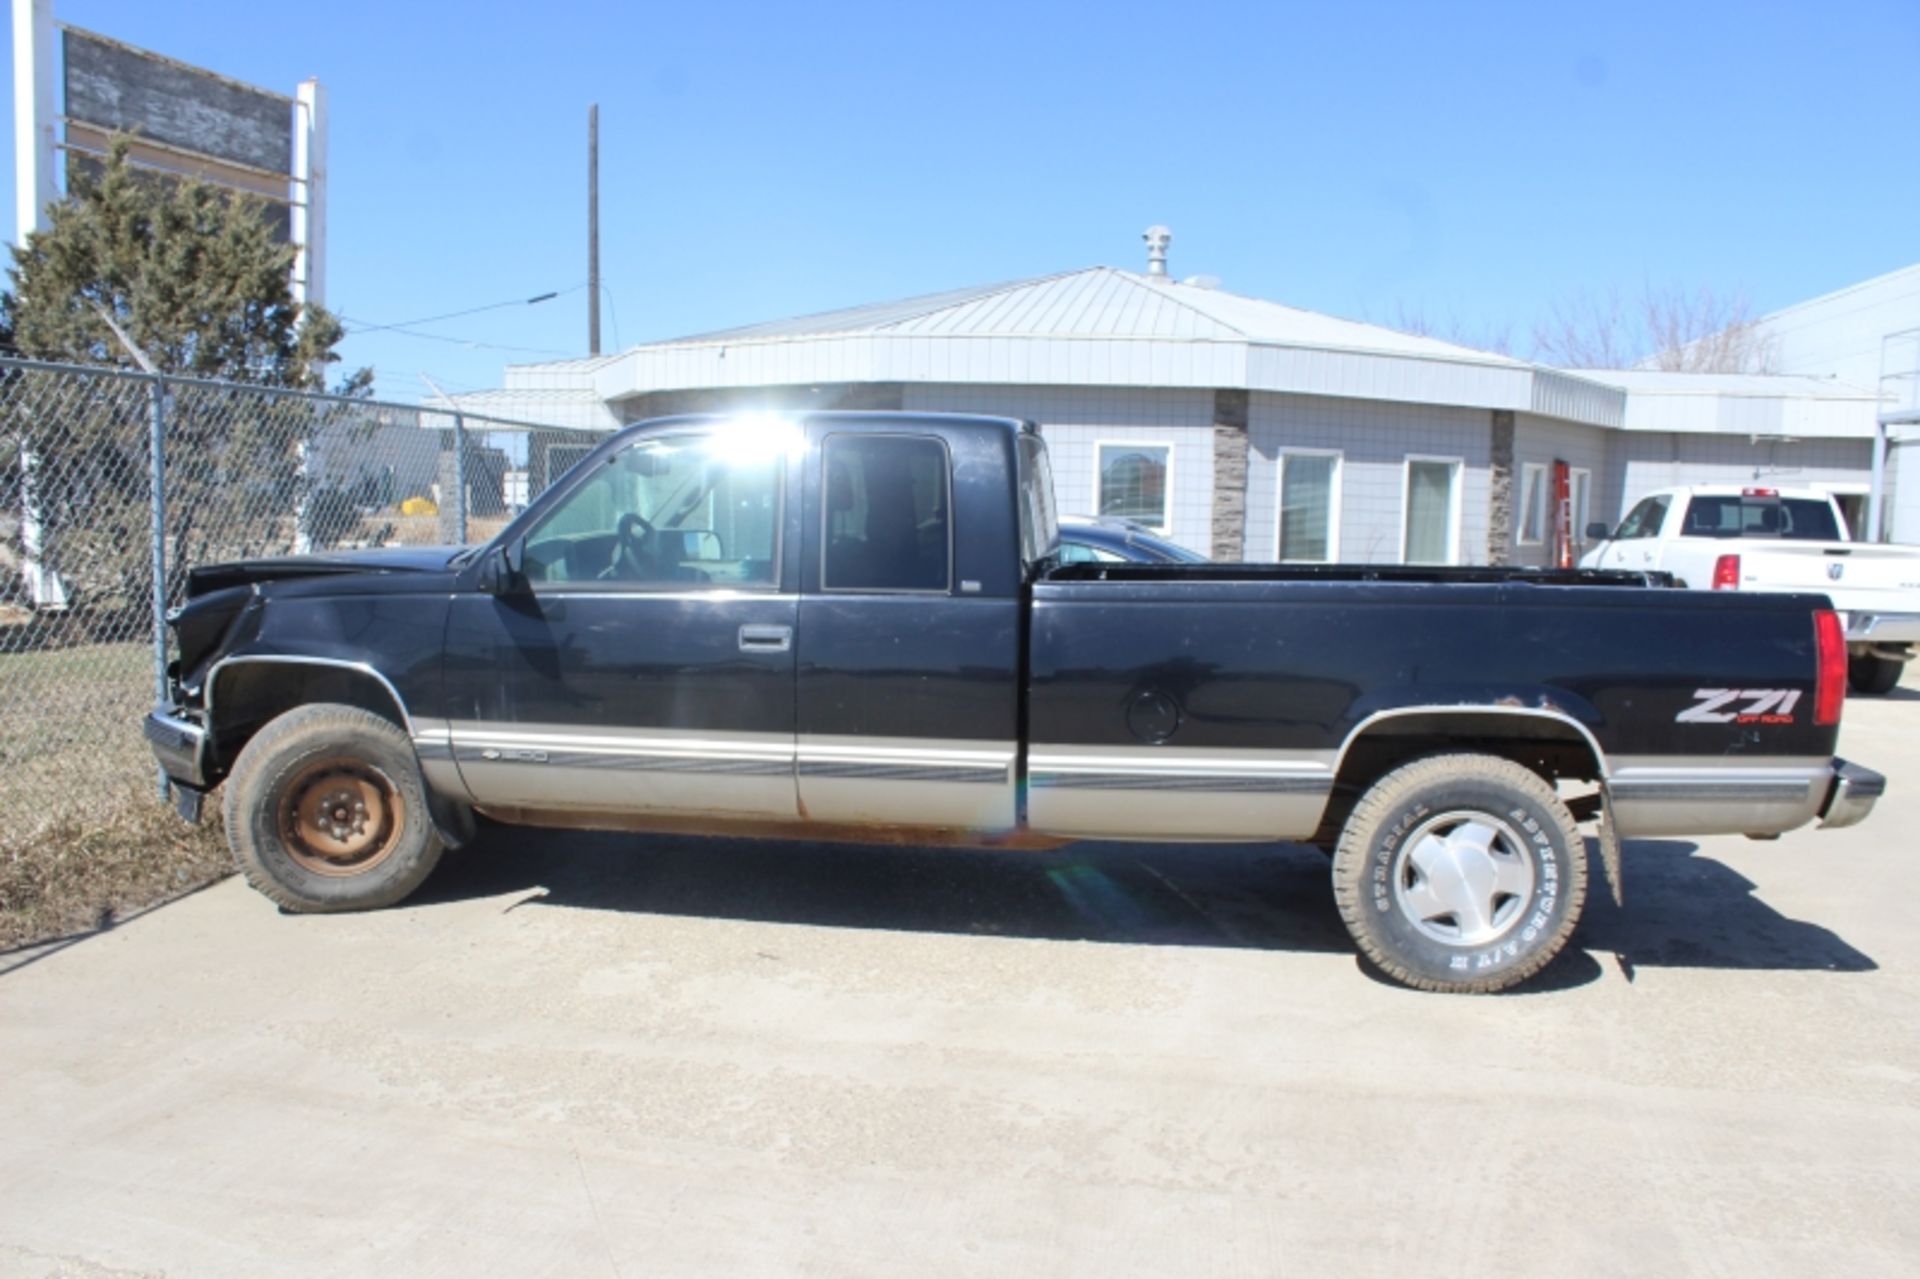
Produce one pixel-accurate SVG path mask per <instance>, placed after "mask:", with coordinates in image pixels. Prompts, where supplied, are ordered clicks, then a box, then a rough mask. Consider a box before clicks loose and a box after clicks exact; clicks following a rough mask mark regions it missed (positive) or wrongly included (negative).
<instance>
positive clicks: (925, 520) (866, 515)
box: [820, 435, 953, 593]
mask: <svg viewBox="0 0 1920 1279" xmlns="http://www.w3.org/2000/svg"><path fill="white" fill-rule="evenodd" d="M822 465H823V466H824V467H825V474H824V477H823V479H824V483H823V484H822V488H821V493H822V503H821V504H822V506H823V507H824V508H825V509H824V511H823V520H824V524H825V528H824V529H823V533H824V537H823V539H822V541H823V548H822V565H821V583H820V584H821V587H822V589H824V590H829V591H930V592H931V591H937V592H942V593H944V592H946V591H947V590H948V589H949V588H950V586H951V584H952V581H953V562H952V561H953V537H952V528H951V523H950V521H951V519H952V515H951V506H952V488H951V485H950V484H949V483H948V465H947V448H946V444H945V443H944V442H943V441H941V440H939V439H936V438H934V437H931V436H906V435H833V436H829V437H827V441H826V448H825V455H824V458H823V462H822Z"/></svg>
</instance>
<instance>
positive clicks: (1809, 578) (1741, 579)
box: [1580, 484, 1920, 693]
mask: <svg viewBox="0 0 1920 1279" xmlns="http://www.w3.org/2000/svg"><path fill="white" fill-rule="evenodd" d="M1587 537H1588V538H1589V539H1590V540H1591V539H1598V540H1599V545H1597V546H1595V547H1594V548H1593V549H1592V550H1590V551H1588V552H1587V553H1586V554H1585V555H1583V556H1581V557H1580V567H1581V568H1610V569H1638V570H1642V571H1646V570H1654V571H1659V572H1665V573H1671V574H1672V575H1673V577H1674V579H1675V581H1676V583H1677V584H1678V585H1681V586H1686V587H1691V588H1693V589H1694V590H1700V591H1709V590H1710V591H1732V590H1740V591H1803V592H1808V591H1810V592H1821V593H1824V594H1825V595H1827V596H1828V597H1829V598H1830V599H1832V600H1833V606H1834V608H1835V609H1837V610H1839V612H1840V615H1841V617H1842V619H1843V620H1844V622H1845V624H1846V628H1847V680H1848V682H1849V683H1850V684H1852V685H1853V688H1854V691H1856V692H1861V693H1885V692H1887V691H1889V690H1890V689H1892V688H1893V686H1894V685H1895V684H1897V683H1899V682H1900V672H1901V670H1902V668H1903V667H1904V666H1905V665H1906V663H1907V660H1908V659H1909V658H1911V657H1912V656H1913V646H1914V644H1915V643H1920V546H1888V545H1884V544H1882V543H1878V542H1856V541H1853V540H1852V539H1851V538H1850V537H1849V536H1848V535H1847V522H1846V520H1845V519H1844V518H1842V516H1841V512H1840V506H1839V504H1838V503H1837V502H1835V501H1834V500H1833V497H1832V495H1830V494H1827V493H1823V492H1821V491H1819V490H1818V489H1785V488H1760V487H1741V486H1739V485H1731V484H1698V485H1693V486H1691V487H1688V488H1672V489H1661V490H1659V491H1658V492H1654V493H1649V494H1648V495H1647V496H1646V497H1644V498H1642V499H1640V501H1639V502H1638V503H1636V504H1635V505H1634V508H1633V509H1632V510H1631V511H1629V512H1627V518H1626V519H1624V520H1622V521H1620V527H1619V528H1617V529H1613V530H1609V529H1608V528H1607V526H1606V525H1604V524H1593V525H1589V526H1588V528H1587Z"/></svg>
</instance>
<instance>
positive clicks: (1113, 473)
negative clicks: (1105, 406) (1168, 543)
mask: <svg viewBox="0 0 1920 1279" xmlns="http://www.w3.org/2000/svg"><path fill="white" fill-rule="evenodd" d="M1094 467H1095V469H1096V470H1097V471H1098V472H1099V479H1098V482H1097V483H1098V488H1097V491H1096V492H1095V494H1094V502H1095V505H1096V506H1097V507H1098V508H1099V511H1100V514H1102V515H1111V516H1116V517H1118V518H1120V519H1123V520H1133V521H1135V522H1136V523H1139V524H1144V525H1146V526H1147V527H1148V528H1150V529H1153V530H1154V531H1155V532H1158V533H1164V532H1166V531H1167V530H1168V529H1169V528H1170V527H1171V526H1172V524H1173V510H1172V501H1173V445H1171V444H1111V443H1100V444H1096V445H1094Z"/></svg>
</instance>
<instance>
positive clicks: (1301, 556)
mask: <svg viewBox="0 0 1920 1279" xmlns="http://www.w3.org/2000/svg"><path fill="white" fill-rule="evenodd" d="M1275 538H1276V542H1275V547H1274V551H1275V556H1274V557H1275V558H1276V559H1278V560H1280V561H1282V562H1283V563H1307V564H1330V563H1332V562H1333V561H1334V560H1337V559H1339V558H1340V455H1339V454H1338V453H1323V452H1317V451H1316V452H1306V451H1300V452H1295V451H1288V452H1283V453H1282V454H1280V517H1279V529H1278V532H1277V533H1276V535H1275Z"/></svg>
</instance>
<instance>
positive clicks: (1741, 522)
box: [1680, 493, 1840, 542]
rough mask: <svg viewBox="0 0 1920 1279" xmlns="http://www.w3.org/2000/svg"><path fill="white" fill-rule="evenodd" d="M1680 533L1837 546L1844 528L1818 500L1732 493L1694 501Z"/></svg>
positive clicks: (1826, 505) (1826, 504)
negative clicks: (1773, 539)
mask: <svg viewBox="0 0 1920 1279" xmlns="http://www.w3.org/2000/svg"><path fill="white" fill-rule="evenodd" d="M1680 533H1681V536H1683V537H1715V538H1728V537H1756V538H1757V537H1771V538H1781V539H1783V540H1786V541H1795V542H1837V541H1839V540H1840V524H1839V521H1838V520H1836V519H1835V518H1834V515H1833V507H1832V506H1831V505H1830V504H1829V503H1827V502H1824V501H1821V500H1819V499H1817V498H1810V497H1786V498H1783V497H1775V496H1769V495H1764V494H1733V493H1728V494H1724V495H1715V496H1712V497H1696V498H1694V499H1693V500H1692V501H1690V502H1689V503H1688V504H1687V517H1686V521H1685V522H1684V523H1683V524H1682V525H1681V528H1680Z"/></svg>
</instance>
